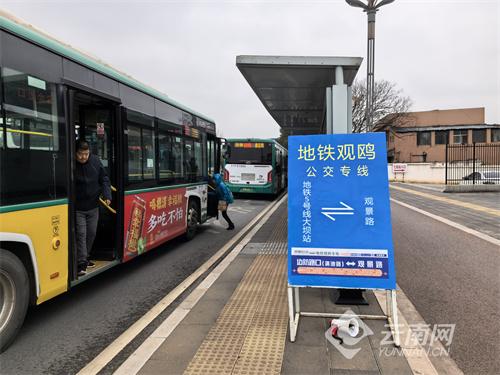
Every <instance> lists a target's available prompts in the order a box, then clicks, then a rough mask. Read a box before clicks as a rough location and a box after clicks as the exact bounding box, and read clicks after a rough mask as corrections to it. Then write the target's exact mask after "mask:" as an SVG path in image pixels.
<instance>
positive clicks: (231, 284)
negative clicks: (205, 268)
mask: <svg viewBox="0 0 500 375" xmlns="http://www.w3.org/2000/svg"><path fill="white" fill-rule="evenodd" d="M237 287H238V282H235V281H222V280H217V281H216V282H215V283H214V285H212V286H211V287H210V289H209V290H207V292H206V293H205V295H204V296H203V297H202V300H201V301H203V300H212V301H223V302H224V304H226V303H227V301H228V300H229V298H231V296H232V295H233V293H234V291H235V289H236V288H237ZM201 301H200V302H201ZM200 302H198V303H200ZM195 308H196V306H195Z"/></svg>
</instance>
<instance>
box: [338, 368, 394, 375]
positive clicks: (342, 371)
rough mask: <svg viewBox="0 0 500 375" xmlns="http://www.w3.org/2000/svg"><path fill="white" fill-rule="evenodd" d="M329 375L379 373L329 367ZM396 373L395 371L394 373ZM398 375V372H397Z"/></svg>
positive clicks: (375, 374)
mask: <svg viewBox="0 0 500 375" xmlns="http://www.w3.org/2000/svg"><path fill="white" fill-rule="evenodd" d="M330 374H331V375H380V372H378V371H365V370H343V369H331V370H330ZM395 375H396V373H395ZM397 375H399V374H397Z"/></svg>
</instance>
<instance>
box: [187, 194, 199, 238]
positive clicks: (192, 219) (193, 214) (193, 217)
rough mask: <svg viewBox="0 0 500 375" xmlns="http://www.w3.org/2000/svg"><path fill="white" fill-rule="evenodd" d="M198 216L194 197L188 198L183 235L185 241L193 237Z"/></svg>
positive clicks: (196, 227)
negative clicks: (185, 225)
mask: <svg viewBox="0 0 500 375" xmlns="http://www.w3.org/2000/svg"><path fill="white" fill-rule="evenodd" d="M199 218H200V212H199V208H198V203H197V202H196V201H195V200H194V199H190V200H189V203H188V210H187V227H186V234H185V235H184V238H185V240H186V241H190V240H192V239H193V238H194V236H196V231H197V229H198V220H199Z"/></svg>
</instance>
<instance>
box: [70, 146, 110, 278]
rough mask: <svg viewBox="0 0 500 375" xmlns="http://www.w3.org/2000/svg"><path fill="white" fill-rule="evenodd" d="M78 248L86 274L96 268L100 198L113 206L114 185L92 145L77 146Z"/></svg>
mask: <svg viewBox="0 0 500 375" xmlns="http://www.w3.org/2000/svg"><path fill="white" fill-rule="evenodd" d="M75 181H76V189H75V190H76V204H75V206H76V247H77V260H78V276H83V275H85V274H86V270H87V267H89V268H90V267H94V266H95V265H94V263H92V262H91V261H89V260H88V256H89V254H90V250H92V244H93V243H94V239H95V236H96V232H97V222H98V220H99V196H100V195H101V194H102V195H103V197H104V200H105V202H106V204H108V205H109V204H110V203H111V184H110V182H109V178H108V175H107V174H106V171H105V170H104V167H103V165H102V163H101V161H100V160H99V158H98V157H97V156H96V155H91V154H90V147H89V144H88V142H86V141H84V140H79V141H78V142H77V144H76V168H75Z"/></svg>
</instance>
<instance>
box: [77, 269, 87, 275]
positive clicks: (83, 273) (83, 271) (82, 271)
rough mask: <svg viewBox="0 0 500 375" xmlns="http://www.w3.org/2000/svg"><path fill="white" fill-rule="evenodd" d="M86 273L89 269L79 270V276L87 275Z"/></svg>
mask: <svg viewBox="0 0 500 375" xmlns="http://www.w3.org/2000/svg"><path fill="white" fill-rule="evenodd" d="M86 274H87V271H85V270H80V271H78V276H85V275H86Z"/></svg>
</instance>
